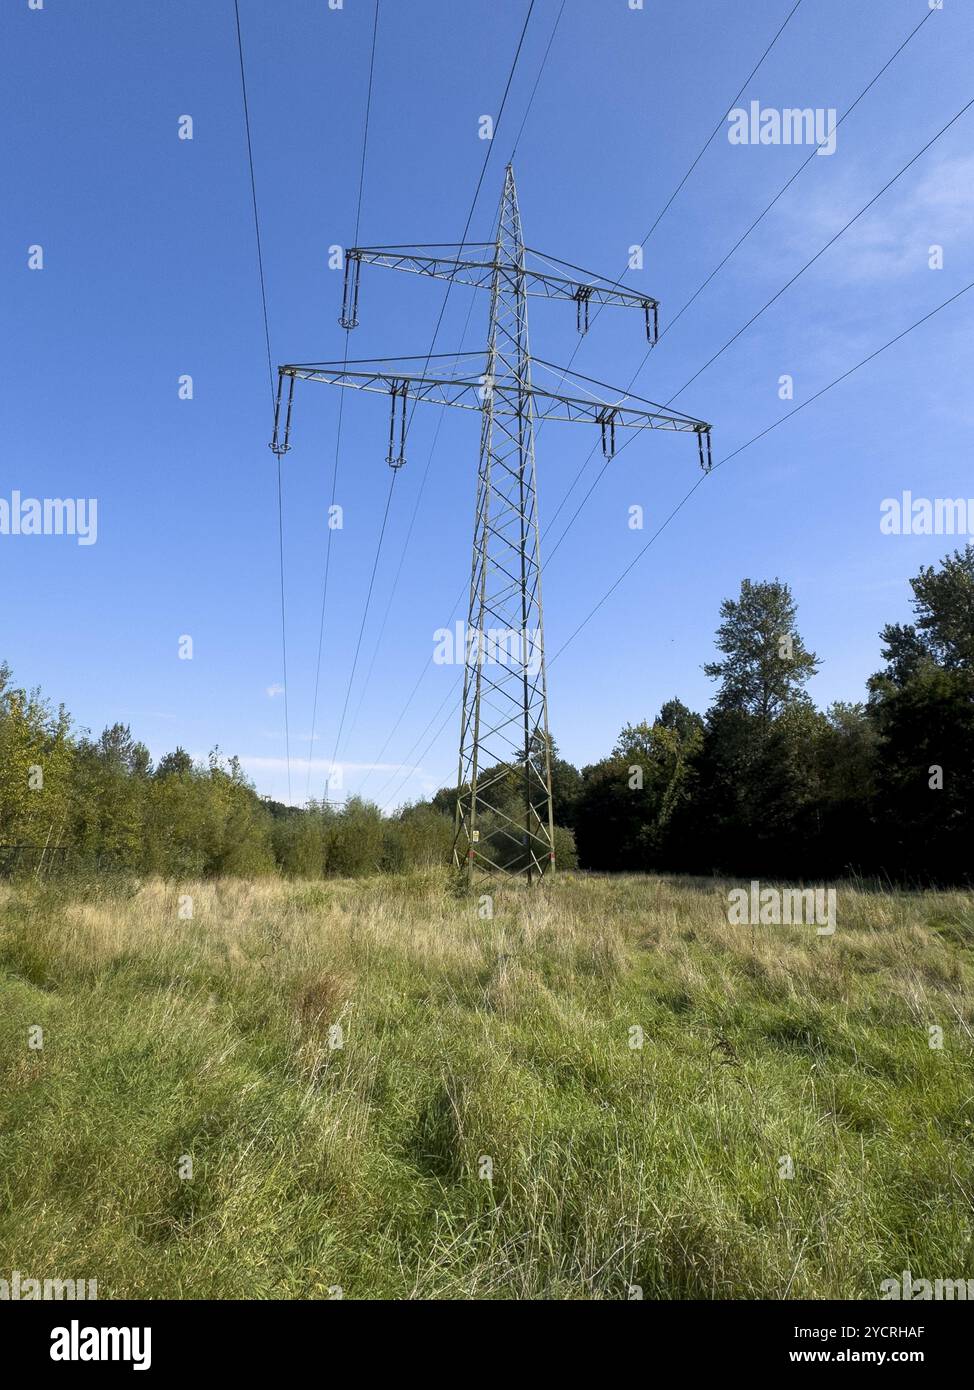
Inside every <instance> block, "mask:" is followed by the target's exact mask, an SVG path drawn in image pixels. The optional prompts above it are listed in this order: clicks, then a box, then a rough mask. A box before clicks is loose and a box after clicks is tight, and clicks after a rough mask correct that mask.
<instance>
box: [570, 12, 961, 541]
mask: <svg viewBox="0 0 974 1390" xmlns="http://www.w3.org/2000/svg"><path fill="white" fill-rule="evenodd" d="M917 27H918V28H919V26H917ZM914 32H916V31H914ZM887 66H888V65H887ZM971 106H974V98H972V99H971V100H970V101H969V102H968V103H967V104H966V105H965V106H963V107H962V108H961V109H960V111H958V112H957V114H956V115H955V116H953V117H951V119H950V120H949V121H948V122H947V124H946V125H945V126H943V127H942V128H941V129H940V130H939V131H938V132H937V134H936V135H934V136H933V137H932V139H930V140H928V141H927V143H926V144H925V145H924V146H923V148H922V149H921V150H919V151H918V152H917V153H916V154H915V155H914V156H913V158H912V159H911V160H909V161H908V163H906V164H904V165H903V167H902V169H900V170H899V172H898V173H897V174H894V176H893V177H892V178H891V179H890V180H889V181H888V182H887V183H886V184H884V185H883V187H882V188H881V189H880V190H879V192H878V193H877V194H875V196H874V197H872V198H870V200H869V202H868V203H865V204H864V205H863V207H861V208H860V209H859V211H858V212H857V213H856V214H855V216H853V217H850V218H849V220H848V222H846V224H845V226H843V227H841V228H840V229H839V230H838V231H837V232H836V233H835V235H834V236H832V237H830V238H829V240H828V241H827V242H826V243H825V245H824V246H822V247H821V248H820V249H819V250H818V251H816V253H815V255H814V256H812V257H811V259H810V260H808V261H806V262H805V264H804V265H803V266H802V267H801V268H800V269H799V270H797V271H796V272H795V274H794V275H792V276H791V278H790V279H789V280H787V281H786V282H785V284H784V285H782V287H781V288H780V289H779V290H778V291H777V293H775V294H774V295H772V297H771V298H770V299H769V300H768V302H767V303H766V304H765V305H764V306H763V307H762V308H760V309H759V310H758V311H757V313H755V314H752V316H751V317H750V318H749V319H748V321H747V323H745V324H744V325H743V326H742V327H741V328H739V329H738V330H737V332H736V333H734V334H733V335H732V337H730V338H728V340H727V342H726V343H724V345H723V347H722V348H720V349H719V350H718V351H717V352H715V353H714V354H713V356H712V357H710V358H709V359H708V361H706V362H705V363H704V364H703V366H702V367H700V368H699V369H698V370H697V371H696V372H694V374H693V376H692V377H690V379H689V380H688V381H686V382H684V384H683V385H682V386H681V387H680V389H679V390H678V391H676V392H674V394H673V395H672V396H670V398H669V400H668V401H666V402H665V404H666V405H667V406H670V405H672V404H673V402H674V401H675V400H676V398H677V396H681V395H682V394H683V392H684V391H685V390H686V389H687V387H688V386H690V385H691V383H692V382H694V381H696V379H697V377H698V376H700V375H701V374H702V373H703V372H705V371H706V369H707V368H708V367H709V366H712V364H713V363H714V362H716V361H717V359H718V358H719V357H720V356H722V354H723V353H724V352H726V350H727V349H728V348H729V347H730V346H731V345H732V344H733V343H735V342H736V341H737V339H738V338H740V337H741V335H742V334H743V333H745V332H746V331H747V329H748V328H750V327H751V325H752V324H754V323H756V322H757V320H758V319H759V318H760V317H761V315H762V314H763V313H765V311H766V310H768V309H770V308H771V306H772V305H773V304H774V303H775V302H776V301H777V300H779V299H780V298H781V296H782V295H783V294H784V293H785V291H786V290H788V289H790V288H791V286H792V285H793V284H794V283H795V282H796V280H798V279H800V277H801V276H802V275H804V273H805V271H806V270H808V269H809V268H810V267H811V266H813V265H814V264H815V262H816V261H817V260H819V259H820V257H822V256H823V255H824V254H825V252H826V251H828V249H829V248H830V247H831V246H834V245H835V243H836V242H837V241H838V240H839V238H840V237H841V236H843V235H844V233H845V232H847V231H848V230H849V228H850V227H851V226H852V225H853V224H854V223H855V222H857V221H858V220H859V218H860V217H862V215H863V214H864V213H865V212H867V211H868V210H869V208H871V207H872V206H873V204H874V203H876V202H877V201H878V200H879V199H880V198H881V197H882V196H883V194H884V193H886V192H887V190H888V189H890V188H891V187H892V186H893V184H894V183H896V182H897V180H898V179H900V178H902V176H903V175H904V174H905V173H906V172H907V170H908V169H910V168H911V167H912V166H913V165H914V164H915V163H916V162H917V160H918V159H919V158H920V157H921V155H923V154H925V153H926V152H927V150H929V149H930V147H931V146H932V145H933V144H935V143H936V141H937V140H939V139H940V137H941V136H942V135H943V134H944V133H945V132H946V131H947V130H949V129H950V127H951V126H952V125H954V123H955V122H956V121H958V120H960V118H961V116H963V115H964V113H965V112H966V111H968V110H969V109H970V108H971ZM850 109H851V108H850ZM648 356H649V354H648V353H647V354H646V357H644V358H643V360H642V362H641V363H640V364H639V366H638V367H637V368H636V371H635V372H634V374H633V376H632V378H631V379H630V382H629V386H630V387H631V386H632V384H633V382H634V381H635V380H636V377H637V376H638V375H639V373H640V372H641V371H642V369H643V367H644V366H645V364H646V359H647V357H648ZM627 389H628V388H627ZM622 448H625V445H623V446H622ZM618 452H619V453H621V452H622V449H621V448H620V449H619V451H618ZM594 453H595V449H594V447H593V448H592V449H591V450H590V452H589V454H588V457H587V458H586V459H585V460H584V462H583V463H582V466H581V468H580V469H579V470H578V472H577V473H576V475H575V477H574V479H573V480H572V483H571V486H570V487H569V489H568V491H567V492H566V493H565V495H564V497H563V498H562V500H561V502H560V504H559V506H558V508H557V509H556V511H555V513H554V516H552V518H551V521H550V522H549V523H548V528H546V530H547V529H550V527H551V525H552V524H553V522H554V520H555V517H556V516H557V515H558V513H559V512H560V511H561V509H562V507H563V506H564V505H565V502H566V501H567V500H568V498H569V497H570V496H571V493H572V492H573V491H574V489H575V486H576V484H577V483H578V480H579V478H580V477H581V476H582V473H583V472H584V471H585V468H586V467H587V465H588V463H589V461H590V459H591V458H592V456H593V454H594ZM607 468H608V461H607V462H606V463H604V464H603V466H602V468H601V469H600V470H599V472H598V473H597V474H596V475H595V478H594V480H593V481H592V484H591V486H590V487H589V489H588V491H587V492H586V493H585V495H584V497H583V498H582V500H581V502H580V503H579V504H578V506H577V507H576V508H575V510H574V512H573V513H572V515H571V518H570V519H569V521H568V524H567V525H566V526H565V528H564V529H563V531H562V533H561V535H560V536H559V537H558V540H557V541H556V542H555V545H554V547H553V548H552V550H551V551H549V552H548V559H549V560H550V559H551V557H552V555H553V554H554V553H555V551H556V550H557V549H558V547H559V546H560V545H561V543H562V541H563V540H564V539H565V537H566V536H567V534H568V532H569V531H570V530H571V528H572V527H573V526H574V524H575V522H576V520H577V519H578V516H579V513H580V512H581V511H582V509H583V507H584V506H585V503H586V502H587V501H588V499H589V498H590V497H591V495H592V493H593V492H594V491H595V489H596V487H597V486H598V484H599V483H600V481H601V480H602V477H603V476H604V474H605V472H606V469H607Z"/></svg>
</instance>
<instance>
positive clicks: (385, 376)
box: [271, 352, 711, 469]
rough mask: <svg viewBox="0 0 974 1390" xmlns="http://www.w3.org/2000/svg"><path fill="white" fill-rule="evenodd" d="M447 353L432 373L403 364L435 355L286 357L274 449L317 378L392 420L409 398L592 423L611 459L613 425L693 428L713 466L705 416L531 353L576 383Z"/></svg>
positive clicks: (286, 442)
mask: <svg viewBox="0 0 974 1390" xmlns="http://www.w3.org/2000/svg"><path fill="white" fill-rule="evenodd" d="M444 356H446V357H448V358H449V360H450V361H451V362H453V363H454V366H453V367H452V369H451V368H444V370H443V371H437V370H436V368H435V367H434V368H433V370H432V371H420V372H416V371H410V370H409V369H408V365H407V364H410V363H416V362H420V363H425V364H426V365H429V364H431V363H433V362H435V361H436V360H437V359H436V358H432V357H431V358H429V359H423V358H401V359H398V360H397V359H388V358H383V359H377V360H375V361H362V360H359V361H355V362H352V363H345V362H306V363H289V364H287V365H285V366H282V367H280V368H278V372H279V377H278V400H279V401H280V400H281V397H282V391H283V383H284V381H285V379H288V378H290V385H289V388H288V404H287V411H286V420H287V430H288V432H286V433H285V435H284V437H283V443H281V442H279V438H278V434H277V433H275V438H274V440H273V441H272V443H271V448H272V449H275V451H279V452H284V451H285V450H286V449H287V448H288V447H290V437H289V427H290V418H291V408H290V397H291V393H292V392H293V383H294V381H320V382H325V383H327V384H329V385H331V386H342V387H345V388H347V389H350V390H357V391H371V392H375V393H379V394H381V395H387V396H390V397H391V399H392V414H393V420H394V421H395V419H396V416H397V412H398V413H399V415H400V417H401V418H402V419H404V418H405V412H406V408H407V403H411V402H414V401H426V402H429V403H431V404H433V405H443V406H447V405H448V406H454V407H457V408H459V409H461V410H477V411H482V410H483V409H484V406H485V403H486V402H487V400H488V398H490V402H491V406H492V409H493V413H494V415H495V417H502V418H503V417H516V416H517V415H518V414H519V413H520V412H521V411H523V410H524V409H525V408H528V409H530V411H531V414H532V416H533V417H534V418H535V419H537V420H560V421H563V422H567V423H570V424H579V423H581V424H594V425H597V426H598V427H599V429H600V431H601V435H602V451H603V453H604V454H605V456H606V458H611V457H612V456H613V454H614V453H615V452H616V444H615V432H616V430H617V429H633V430H673V431H677V432H680V433H692V434H696V435H697V439H698V444H699V452H700V463H701V466H702V467H704V468H706V469H709V467H710V463H711V454H710V425H709V424H708V423H707V422H706V421H705V420H697V419H694V417H693V416H690V415H683V414H681V413H680V412H678V411H669V410H666V409H665V408H664V407H663V406H660V405H657V404H656V403H655V402H654V401H649V400H645V399H644V398H643V397H641V396H633V395H630V394H629V393H627V392H619V391H617V390H615V388H613V387H611V386H608V385H606V384H605V383H604V382H600V381H595V380H594V379H593V378H591V377H584V376H581V375H579V374H578V373H573V372H569V371H568V370H567V369H565V368H561V367H556V366H555V365H554V364H552V363H547V362H544V361H542V360H541V359H538V358H535V359H532V360H533V362H534V363H535V365H537V366H539V367H541V368H543V369H544V370H546V371H547V372H549V373H551V374H553V375H554V376H556V377H558V378H559V379H560V381H561V382H562V383H566V384H568V385H569V386H571V387H574V388H575V389H574V390H568V391H556V390H549V389H546V388H545V387H544V386H540V385H537V384H534V383H532V384H530V385H527V384H524V383H519V382H518V381H516V380H514V379H512V378H511V377H510V376H509V375H504V376H503V377H497V378H492V377H491V375H490V373H489V372H488V371H487V370H486V368H487V359H486V358H485V356H484V354H483V353H479V352H474V353H461V354H456V353H450V354H444ZM440 360H442V359H440ZM592 387H597V388H599V390H598V392H596V391H594V390H592V389H590V388H592ZM283 413H284V412H283V410H282V409H279V411H278V414H279V416H280V415H282V414H283ZM401 436H402V437H403V438H404V430H403V431H401ZM388 461H389V462H390V463H393V464H395V465H396V466H398V465H399V464H400V463H401V462H402V450H401V449H400V452H399V454H398V455H395V456H394V455H393V452H392V450H391V449H390V457H389V460H388Z"/></svg>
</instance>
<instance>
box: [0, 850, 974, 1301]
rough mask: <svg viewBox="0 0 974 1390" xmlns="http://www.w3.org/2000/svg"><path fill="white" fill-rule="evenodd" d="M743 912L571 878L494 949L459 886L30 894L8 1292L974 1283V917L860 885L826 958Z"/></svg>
mask: <svg viewBox="0 0 974 1390" xmlns="http://www.w3.org/2000/svg"><path fill="white" fill-rule="evenodd" d="M727 887H728V885H727V884H721V883H718V882H714V881H710V880H690V879H683V880H675V879H674V880H669V879H663V878H647V877H635V876H633V877H623V878H616V879H609V878H594V877H592V878H589V877H582V876H573V875H568V874H566V875H563V876H561V877H560V878H558V879H556V880H555V881H554V882H553V883H552V884H551V885H550V887H549V888H548V889H546V890H545V891H543V892H541V891H538V892H535V893H534V894H533V895H531V896H529V895H527V894H525V893H524V892H520V893H519V892H516V891H514V890H513V889H512V890H508V891H503V890H500V891H498V892H497V894H496V897H495V915H494V917H493V919H492V920H482V919H481V918H480V917H479V916H478V913H477V907H476V901H475V900H474V901H471V900H465V899H463V898H458V897H457V896H455V895H454V894H452V893H451V892H450V890H449V885H448V881H447V879H446V877H445V876H443V875H440V874H438V873H430V874H426V875H418V876H412V877H402V878H399V877H384V878H371V879H360V880H335V881H329V882H324V883H285V882H281V881H278V880H262V881H253V882H250V881H235V880H229V881H223V882H212V883H206V884H193V885H184V886H180V887H178V888H177V887H173V886H167V885H164V884H163V883H160V882H152V883H147V884H143V885H141V886H140V887H136V886H129V887H126V886H125V885H117V886H116V887H115V888H114V889H113V890H111V891H108V890H106V889H105V888H101V889H99V890H97V891H96V890H93V889H88V890H82V889H80V888H75V889H73V890H72V891H71V892H68V891H67V890H65V889H58V888H56V887H52V886H41V887H37V886H28V887H16V886H11V885H7V886H5V887H0V1089H2V1094H0V1277H9V1271H10V1270H12V1269H18V1270H20V1271H21V1272H22V1274H23V1275H25V1276H31V1277H37V1278H45V1277H62V1278H69V1277H74V1278H79V1279H80V1278H97V1280H98V1286H99V1297H101V1298H112V1297H150V1298H157V1297H180V1298H229V1297H242V1298H267V1297H270V1298H327V1297H329V1290H332V1291H333V1292H332V1296H334V1290H335V1289H336V1287H340V1288H341V1289H342V1290H343V1292H344V1296H345V1297H348V1298H369V1297H372V1298H504V1297H507V1298H511V1297H514V1298H557V1299H571V1298H614V1299H620V1298H621V1299H625V1298H628V1297H632V1296H634V1294H633V1292H632V1291H631V1286H639V1287H641V1289H642V1292H643V1297H645V1298H647V1299H649V1298H681V1297H683V1298H686V1297H691V1298H774V1299H780V1298H786V1297H790V1298H827V1297H828V1298H863V1297H876V1296H877V1294H878V1291H879V1285H880V1282H881V1281H882V1280H883V1279H884V1278H888V1277H891V1276H896V1275H898V1274H899V1273H900V1272H901V1271H902V1270H904V1269H910V1270H911V1271H912V1273H913V1275H914V1277H915V1278H921V1277H926V1278H935V1277H953V1278H960V1277H965V1276H966V1277H970V1276H972V1275H974V1256H972V1229H974V1228H972V1198H974V1084H972V1082H974V1066H972V1041H974V1033H972V1028H974V994H972V983H974V955H972V947H974V894H962V893H952V894H931V893H928V894H891V893H881V892H873V891H868V890H866V889H863V888H860V887H857V886H854V885H847V886H845V887H840V891H839V899H838V930H837V932H836V934H835V935H834V936H833V937H819V936H817V935H816V934H815V931H814V929H813V928H809V927H754V928H752V927H746V926H743V927H742V926H730V925H728V923H727V921H726V902H727V899H726V893H727ZM183 894H189V895H191V897H192V900H193V901H192V911H193V915H192V918H191V919H186V918H184V917H181V916H180V912H179V907H180V895H183ZM38 1025H39V1026H40V1027H41V1028H42V1029H43V1047H42V1048H36V1047H34V1048H31V1047H30V1046H29V1039H30V1038H31V1037H32V1036H33V1038H34V1040H35V1041H36V1039H37V1035H36V1034H34V1035H31V1033H30V1031H29V1030H30V1029H31V1028H32V1027H36V1026H38ZM335 1025H338V1026H339V1027H340V1029H341V1038H340V1039H339V1036H338V1034H336V1033H335V1032H334V1031H330V1030H334V1028H335ZM931 1025H937V1026H939V1027H941V1028H942V1029H943V1047H942V1048H940V1049H938V1048H936V1047H931V1046H930V1041H931V1039H930V1037H929V1032H928V1030H929V1028H930V1026H931ZM636 1027H638V1028H641V1029H642V1034H643V1041H642V1046H641V1047H636V1046H632V1043H634V1042H637V1041H638V1040H639V1035H638V1034H637V1033H634V1032H632V1031H631V1030H633V1029H634V1028H636ZM338 1041H342V1042H343V1044H344V1045H343V1046H333V1045H331V1044H334V1043H336V1042H338ZM187 1155H188V1156H190V1157H191V1159H192V1177H191V1178H187V1177H182V1176H180V1172H181V1165H182V1171H183V1172H185V1171H187V1165H186V1156H187ZM785 1156H790V1158H791V1160H792V1162H793V1166H794V1176H793V1178H790V1179H789V1178H786V1177H783V1176H781V1173H782V1171H785V1170H786V1165H785V1164H784V1163H783V1162H782V1160H783V1158H784V1157H785ZM486 1160H489V1161H490V1165H492V1170H493V1176H492V1180H487V1179H486V1178H485V1177H483V1176H481V1174H482V1172H484V1171H485V1170H486V1169H487V1168H488V1166H489V1165H488V1164H487V1162H486Z"/></svg>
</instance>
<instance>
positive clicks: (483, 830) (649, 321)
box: [271, 166, 711, 882]
mask: <svg viewBox="0 0 974 1390" xmlns="http://www.w3.org/2000/svg"><path fill="white" fill-rule="evenodd" d="M369 264H371V265H380V266H385V267H387V268H389V269H393V270H404V271H407V272H410V273H412V274H417V275H426V276H430V277H432V278H434V279H446V280H452V281H455V282H457V283H460V284H465V285H470V286H473V287H475V288H478V289H484V290H489V292H490V325H489V333H488V345H487V352H486V355H485V354H483V353H449V354H444V355H443V356H442V357H439V356H438V357H437V358H436V359H434V357H433V356H432V354H427V355H426V357H425V358H422V357H417V358H391V359H384V360H377V361H368V362H365V361H357V362H356V361H353V362H349V361H345V362H307V363H290V364H288V365H286V366H282V367H280V368H279V369H278V373H279V375H278V393H277V411H276V414H275V421H274V438H273V440H272V441H271V448H272V449H273V450H274V451H275V453H277V454H283V453H286V452H287V451H288V449H289V448H290V432H291V415H292V406H293V399H294V384H295V381H302V380H303V381H323V382H328V383H330V384H332V385H336V386H343V387H347V388H351V389H355V390H362V391H375V392H382V393H383V394H385V395H388V396H389V397H390V401H391V409H390V420H389V452H388V456H387V462H388V463H389V465H390V466H391V467H393V468H400V467H402V466H403V464H404V463H405V461H406V459H405V447H406V436H407V430H408V422H409V419H410V418H411V411H412V408H413V406H414V405H415V403H417V402H420V401H425V402H433V403H437V404H441V405H450V406H456V407H459V408H461V409H466V410H477V411H479V412H480V414H481V429H480V463H479V468H478V473H477V501H476V507H475V511H474V535H473V557H472V564H471V575H470V594H469V605H468V613H467V625H466V629H465V633H464V641H463V642H462V644H461V645H462V652H461V653H460V654H459V656H458V659H460V660H462V662H463V705H462V715H461V723H460V756H459V772H458V777H457V810H456V825H455V838H454V859H455V862H456V864H457V866H458V867H461V868H463V869H464V870H465V872H466V873H467V875H468V876H469V879H470V881H471V882H473V881H474V880H476V879H478V878H479V877H481V876H483V875H491V874H495V873H504V874H509V875H512V876H514V877H522V878H524V879H526V880H527V881H528V882H531V881H532V880H535V879H537V878H539V877H541V876H542V875H543V874H545V873H546V872H550V871H551V870H552V869H553V867H554V818H553V805H552V795H551V744H550V738H549V734H548V697H547V685H546V674H545V662H544V621H543V613H542V603H541V553H540V543H539V524H538V501H537V484H536V478H535V460H534V423H535V421H536V420H542V419H544V420H564V421H569V422H584V423H589V424H592V425H595V426H597V427H598V429H599V431H600V435H601V443H602V451H603V453H604V454H605V456H606V458H607V459H608V458H611V457H612V456H613V454H614V453H615V440H616V430H617V429H640V430H675V431H678V432H687V433H694V434H695V435H696V436H697V448H698V454H699V460H700V464H701V466H702V467H703V468H706V469H709V467H710V462H711V455H710V426H709V425H708V424H707V423H706V422H705V421H702V420H696V419H694V418H693V417H691V416H689V415H681V414H679V413H678V412H672V411H667V410H666V409H665V408H663V407H661V406H658V405H656V404H654V402H652V401H647V400H644V399H643V398H641V397H639V396H633V395H629V394H627V393H625V392H619V391H617V390H616V389H615V388H614V387H611V386H607V385H606V384H605V383H603V382H600V381H596V380H594V379H593V378H591V377H585V376H582V375H580V374H579V373H577V372H571V371H568V370H567V369H563V368H560V367H557V366H555V365H554V364H553V363H550V362H546V361H545V360H544V359H542V358H532V356H531V352H530V348H529V344H528V311H527V302H528V297H529V296H531V295H537V296H542V297H544V298H547V299H562V300H569V301H572V302H573V303H574V305H575V314H576V325H577V327H578V330H579V332H581V333H585V332H587V331H588V327H589V322H590V305H591V304H593V303H594V304H596V305H598V306H600V307H601V306H604V305H621V306H623V307H630V308H636V309H638V310H639V312H640V314H641V316H642V318H643V320H644V324H645V331H646V336H647V338H648V339H649V341H650V343H654V342H655V341H656V340H657V335H658V310H659V306H658V303H657V301H656V300H655V299H652V298H650V297H649V296H648V295H643V294H640V293H638V292H636V291H634V290H633V289H631V288H630V287H628V286H625V285H621V284H619V283H618V282H617V281H614V280H608V279H606V278H605V277H604V276H601V275H596V274H593V273H592V272H590V271H584V270H581V269H580V267H578V266H575V265H571V264H570V263H568V262H564V261H558V260H556V259H555V258H554V257H551V256H546V255H543V254H542V253H540V252H538V251H533V250H531V249H530V248H528V247H525V245H524V240H523V236H522V233H521V219H520V212H519V210H518V201H517V190H516V188H515V184H514V171H513V169H512V168H511V167H510V166H508V168H507V170H506V173H505V176H504V189H503V193H502V195H501V202H500V214H499V217H498V223H497V235H496V238H495V240H494V241H493V242H474V243H469V242H468V243H464V244H462V245H457V246H446V245H437V246H386V247H377V246H371V247H353V248H352V249H351V250H350V251H349V252H348V253H347V255H346V259H345V282H344V292H343V298H342V313H341V317H340V320H339V321H340V323H341V324H342V326H343V327H345V328H354V327H356V325H357V324H358V313H359V290H360V276H361V268H362V266H363V265H369ZM552 269H554V271H555V272H556V273H552ZM566 272H569V273H566ZM447 358H449V359H450V360H451V362H452V365H450V366H449V367H445V366H442V365H441V363H442V362H443V361H444V360H445V359H447ZM434 360H435V361H436V364H437V365H436V367H435V369H433V370H431V364H432V363H433V362H434ZM412 364H418V370H410V369H409V368H410V367H411V366H412ZM539 374H540V375H541V376H542V377H544V378H545V381H546V384H545V385H539V384H537V382H536V381H535V380H533V379H532V377H533V376H537V375H539ZM549 378H553V381H551V380H549ZM285 379H287V381H288V386H287V394H286V396H285V394H284V382H285Z"/></svg>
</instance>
